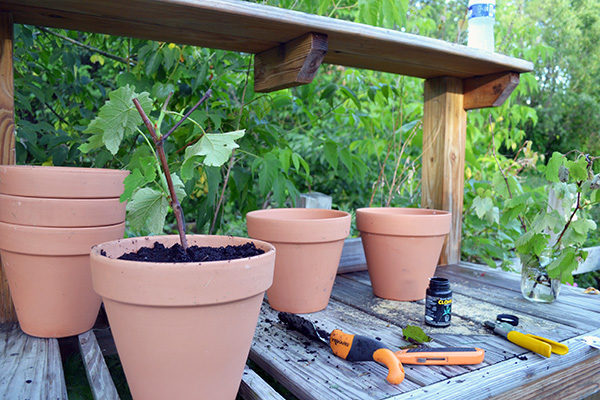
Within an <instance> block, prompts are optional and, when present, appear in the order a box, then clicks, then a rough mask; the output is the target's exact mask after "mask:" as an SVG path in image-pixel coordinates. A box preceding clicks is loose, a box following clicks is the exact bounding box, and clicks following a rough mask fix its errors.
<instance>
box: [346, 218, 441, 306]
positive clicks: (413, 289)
mask: <svg viewBox="0 0 600 400" xmlns="http://www.w3.org/2000/svg"><path fill="white" fill-rule="evenodd" d="M451 223H452V214H451V213H449V212H448V211H439V210H428V209H419V208H388V207H381V208H359V209H358V210H356V227H357V229H358V230H359V231H360V236H361V239H362V244H363V248H364V250H365V257H366V259H367V268H368V270H369V277H370V278H371V285H372V287H373V293H374V294H375V295H376V296H378V297H382V298H385V299H391V300H400V301H414V300H421V299H423V298H425V292H426V290H427V286H428V284H429V279H430V278H431V277H433V275H434V273H435V269H436V266H437V263H438V260H439V258H440V253H441V251H442V246H443V244H444V240H445V238H446V235H448V233H450V226H451Z"/></svg>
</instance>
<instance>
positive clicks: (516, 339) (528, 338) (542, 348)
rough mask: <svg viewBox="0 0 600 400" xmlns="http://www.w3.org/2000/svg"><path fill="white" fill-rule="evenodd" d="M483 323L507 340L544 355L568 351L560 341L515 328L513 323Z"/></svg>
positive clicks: (561, 353)
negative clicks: (522, 331)
mask: <svg viewBox="0 0 600 400" xmlns="http://www.w3.org/2000/svg"><path fill="white" fill-rule="evenodd" d="M517 321H518V320H517ZM484 325H485V326H486V327H487V328H490V329H492V330H493V331H494V333H496V334H497V335H500V336H502V337H504V338H506V339H507V340H508V341H510V342H512V343H514V344H516V345H519V346H521V347H523V348H526V349H527V350H530V351H533V352H534V353H537V354H539V355H541V356H544V357H550V355H551V354H552V353H555V354H559V355H564V354H567V353H568V352H569V348H568V347H567V346H566V345H564V344H562V343H558V342H555V341H554V340H550V339H547V338H544V337H541V336H536V335H532V334H530V333H527V334H525V333H521V332H519V331H517V330H515V328H516V324H514V323H510V322H505V321H502V320H497V321H486V322H485V323H484Z"/></svg>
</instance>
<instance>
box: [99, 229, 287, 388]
mask: <svg viewBox="0 0 600 400" xmlns="http://www.w3.org/2000/svg"><path fill="white" fill-rule="evenodd" d="M178 239H179V238H178V236H173V235H171V236H153V237H138V238H131V239H124V240H117V241H113V242H108V243H103V244H100V245H98V246H95V247H94V248H93V249H92V253H91V266H92V278H93V285H94V289H95V290H96V291H97V292H98V293H99V294H100V295H101V296H102V299H103V301H104V305H105V308H106V313H107V315H108V320H109V323H110V326H111V330H112V333H113V336H114V339H115V344H116V347H117V351H118V353H119V357H120V359H121V362H122V364H123V369H124V372H125V375H126V377H127V382H128V383H129V387H130V389H131V393H132V395H133V397H134V398H137V399H166V398H175V399H183V398H190V397H194V398H202V399H233V398H235V395H236V393H237V391H238V388H239V384H240V381H241V378H242V374H243V370H244V365H245V362H246V358H247V356H248V353H249V351H250V345H251V343H252V338H253V336H254V330H255V328H256V324H257V321H258V315H259V312H260V307H261V303H262V301H263V298H264V292H265V290H267V288H268V287H269V286H270V285H271V283H272V280H273V268H274V262H275V248H274V247H273V246H272V245H270V244H268V243H265V242H262V241H258V240H252V241H249V239H244V238H237V237H231V236H203V235H189V236H187V240H188V242H189V247H188V251H187V252H186V251H183V250H182V248H181V246H179V245H178V244H177V242H178ZM155 242H158V247H159V248H160V247H161V246H164V247H167V248H170V247H172V246H173V245H175V251H174V252H175V253H176V254H177V255H178V256H177V257H176V258H175V262H143V261H134V260H126V259H118V257H120V256H121V255H123V254H124V253H129V252H138V250H139V249H140V248H142V247H148V246H149V247H152V246H153V244H154V243H155ZM194 246H201V247H202V246H209V247H211V248H213V249H211V251H215V250H218V248H220V247H224V248H225V249H227V246H241V247H242V248H245V249H246V250H250V251H251V252H250V253H242V258H236V259H228V258H231V257H232V255H231V254H229V251H227V250H226V251H224V252H223V253H224V258H226V259H222V260H219V261H205V260H211V259H213V258H209V257H211V255H210V254H201V255H199V259H200V260H201V261H184V262H182V261H181V260H182V258H181V256H182V255H185V254H186V253H187V254H190V252H194V249H195V247H194ZM154 247H156V246H154ZM215 248H216V249H215ZM229 250H231V248H229ZM257 250H258V251H257ZM257 253H262V254H257ZM248 254H250V256H248ZM143 258H147V257H146V256H143Z"/></svg>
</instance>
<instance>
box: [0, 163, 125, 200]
mask: <svg viewBox="0 0 600 400" xmlns="http://www.w3.org/2000/svg"><path fill="white" fill-rule="evenodd" d="M129 173H130V171H128V170H121V169H110V168H88V167H63V166H45V165H0V193H2V194H8V195H16V196H24V197H38V198H45V197H49V198H69V199H71V198H74V199H76V198H83V199H85V198H112V197H120V196H121V194H122V193H123V181H124V180H125V178H126V177H127V176H128V175H129ZM65 176H66V177H68V179H67V180H65V181H64V182H66V183H64V182H61V184H60V185H58V186H57V185H56V182H57V180H62V179H64V177H65ZM23 182H27V183H28V184H29V185H27V186H23V185H22V183H23ZM92 182H94V183H93V184H91V183H92Z"/></svg>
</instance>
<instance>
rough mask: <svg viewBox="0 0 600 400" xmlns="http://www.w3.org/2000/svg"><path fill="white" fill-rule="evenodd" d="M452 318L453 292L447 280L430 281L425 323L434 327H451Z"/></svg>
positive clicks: (434, 279) (434, 278)
mask: <svg viewBox="0 0 600 400" xmlns="http://www.w3.org/2000/svg"><path fill="white" fill-rule="evenodd" d="M451 316H452V290H450V283H449V282H448V279H446V278H437V277H433V278H431V279H430V280H429V287H428V288H427V296H426V297H425V322H426V323H427V324H429V325H432V326H437V327H445V326H450V317H451Z"/></svg>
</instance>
